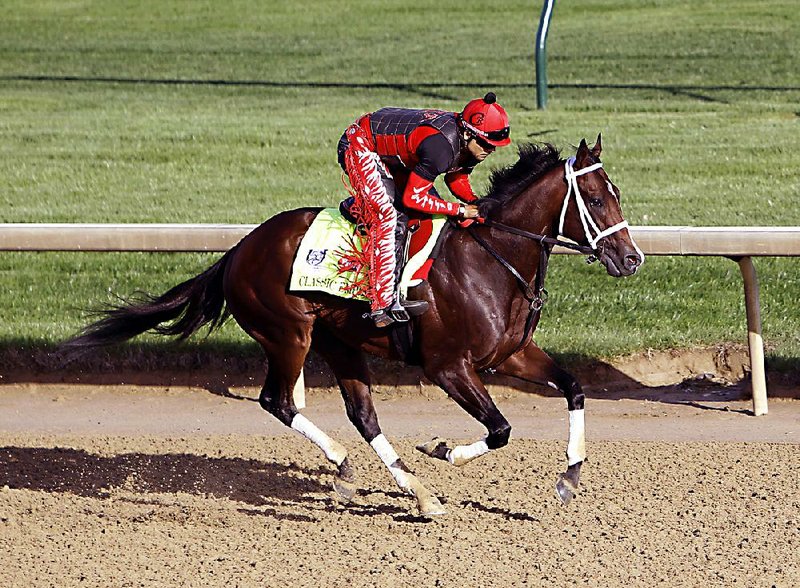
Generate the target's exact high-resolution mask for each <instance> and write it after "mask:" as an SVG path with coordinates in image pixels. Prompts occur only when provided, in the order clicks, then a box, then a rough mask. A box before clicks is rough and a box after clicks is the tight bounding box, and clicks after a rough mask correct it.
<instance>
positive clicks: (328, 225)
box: [289, 208, 446, 300]
mask: <svg viewBox="0 0 800 588" xmlns="http://www.w3.org/2000/svg"><path fill="white" fill-rule="evenodd" d="M398 224H400V223H398ZM445 226H446V217H444V216H434V217H432V218H430V217H429V218H422V219H412V220H409V221H408V225H407V230H406V229H405V224H404V226H403V235H402V238H401V239H396V242H397V243H398V245H397V251H396V253H397V255H398V259H397V267H398V268H399V277H400V279H399V280H398V281H397V283H398V284H399V288H400V295H401V296H403V297H405V296H406V295H407V293H408V289H409V288H413V287H414V286H418V285H419V284H421V283H422V282H423V281H425V280H427V278H428V273H429V272H430V270H431V267H432V266H433V261H434V259H435V258H436V256H437V254H438V250H439V247H438V243H439V242H440V240H441V236H442V234H443V230H442V229H443V228H444V227H445ZM364 238H365V236H364V235H363V234H362V233H361V232H360V230H359V227H358V226H357V225H356V224H354V223H353V222H351V221H350V220H349V219H348V218H347V217H346V216H345V215H344V214H343V212H342V210H340V209H337V208H323V209H322V210H321V211H320V212H319V214H318V215H317V217H316V218H315V219H314V222H313V223H312V224H311V226H310V227H309V229H308V231H307V232H306V234H305V236H304V237H303V239H302V241H301V242H300V246H299V247H298V248H297V254H296V255H295V259H294V263H293V264H292V275H291V280H290V282H289V290H290V291H292V292H309V291H316V292H325V293H327V294H331V295H333V296H337V297H340V298H347V299H351V300H368V298H367V296H366V294H365V293H366V286H367V284H366V282H365V280H366V278H367V276H368V270H369V267H368V263H367V260H365V259H363V256H360V255H359V254H360V252H361V248H362V243H363V240H364Z"/></svg>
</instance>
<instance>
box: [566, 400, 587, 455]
mask: <svg viewBox="0 0 800 588" xmlns="http://www.w3.org/2000/svg"><path fill="white" fill-rule="evenodd" d="M585 459H586V433H585V425H584V419H583V409H580V410H571V411H569V442H568V443H567V464H568V465H573V464H576V463H578V462H579V461H583V460H585Z"/></svg>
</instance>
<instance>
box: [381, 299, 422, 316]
mask: <svg viewBox="0 0 800 588" xmlns="http://www.w3.org/2000/svg"><path fill="white" fill-rule="evenodd" d="M389 310H390V312H391V313H392V318H394V320H396V321H398V322H404V321H407V320H409V319H410V318H411V317H412V316H419V315H421V314H424V313H425V312H426V311H427V310H428V303H427V302H425V301H424V300H406V299H405V298H399V299H395V301H394V304H392V307H391V308H390V309H389Z"/></svg>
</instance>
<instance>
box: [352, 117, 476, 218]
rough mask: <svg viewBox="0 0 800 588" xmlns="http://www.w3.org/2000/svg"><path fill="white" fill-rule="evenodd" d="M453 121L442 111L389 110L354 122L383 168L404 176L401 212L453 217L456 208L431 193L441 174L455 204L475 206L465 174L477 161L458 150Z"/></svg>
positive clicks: (455, 125) (457, 130)
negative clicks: (384, 164) (365, 135)
mask: <svg viewBox="0 0 800 588" xmlns="http://www.w3.org/2000/svg"><path fill="white" fill-rule="evenodd" d="M456 116H457V114H456V113H454V112H447V111H443V110H416V109H409V108H392V107H390V108H381V109H380V110H377V111H375V112H373V113H371V114H365V115H364V116H362V117H361V118H360V119H359V120H358V121H357V124H358V125H359V126H360V127H361V128H362V129H363V130H364V131H365V133H366V134H367V136H368V137H369V140H370V142H371V144H372V148H373V149H374V151H375V152H376V153H377V154H378V155H379V156H380V157H381V159H382V160H383V161H384V162H385V163H386V164H387V167H389V169H390V170H391V169H392V168H395V169H396V168H397V167H398V165H399V166H401V167H402V168H404V170H405V171H406V172H407V174H408V181H407V183H406V185H405V188H404V190H403V195H402V203H403V206H405V207H407V208H410V209H412V210H418V211H420V212H426V213H431V214H447V215H455V214H457V213H458V208H459V205H458V204H457V203H454V202H447V201H444V200H442V199H441V198H439V196H438V194H436V191H435V190H434V189H433V182H434V180H435V179H436V178H437V177H438V176H440V175H442V174H444V181H445V184H446V185H447V187H448V188H449V189H450V191H451V192H452V193H453V195H454V196H456V197H457V198H458V199H459V200H462V201H464V202H471V201H473V200H475V198H476V196H475V194H474V192H473V191H472V186H471V185H470V182H469V174H470V173H471V172H472V169H473V167H474V166H475V165H476V164H477V161H476V160H474V159H473V158H472V157H471V156H469V154H468V152H466V150H462V140H461V132H460V130H459V127H458V122H457V119H456ZM465 154H466V155H465Z"/></svg>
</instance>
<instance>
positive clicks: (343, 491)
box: [333, 478, 358, 502]
mask: <svg viewBox="0 0 800 588" xmlns="http://www.w3.org/2000/svg"><path fill="white" fill-rule="evenodd" d="M333 491H334V492H336V496H337V497H338V498H339V499H340V500H342V501H343V502H351V501H352V500H353V499H354V498H355V497H356V493H357V492H358V487H357V486H356V485H355V484H354V483H353V482H348V481H347V480H342V479H341V478H334V480H333Z"/></svg>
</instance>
